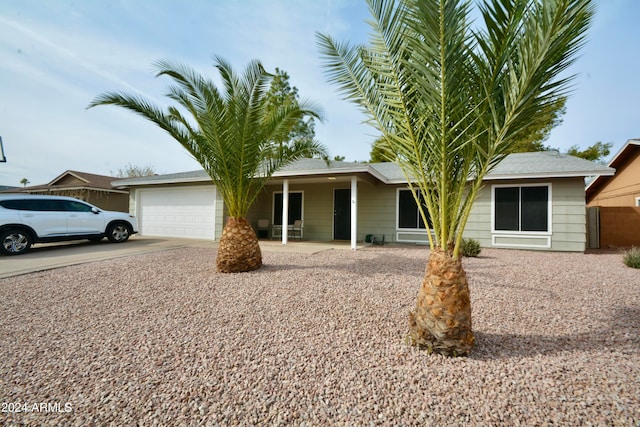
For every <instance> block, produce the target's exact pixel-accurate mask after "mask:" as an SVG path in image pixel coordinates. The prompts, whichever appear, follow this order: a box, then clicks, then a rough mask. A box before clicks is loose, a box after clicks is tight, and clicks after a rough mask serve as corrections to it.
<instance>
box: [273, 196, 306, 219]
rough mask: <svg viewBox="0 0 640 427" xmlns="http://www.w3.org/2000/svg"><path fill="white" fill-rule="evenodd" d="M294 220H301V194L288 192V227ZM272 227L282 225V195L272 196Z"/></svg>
mask: <svg viewBox="0 0 640 427" xmlns="http://www.w3.org/2000/svg"><path fill="white" fill-rule="evenodd" d="M296 219H302V192H301V191H292V192H289V211H288V221H289V225H293V223H294V221H295V220H296ZM273 225H282V193H274V194H273Z"/></svg>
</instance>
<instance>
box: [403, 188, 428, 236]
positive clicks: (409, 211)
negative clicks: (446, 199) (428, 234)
mask: <svg viewBox="0 0 640 427" xmlns="http://www.w3.org/2000/svg"><path fill="white" fill-rule="evenodd" d="M418 198H419V199H420V203H421V204H422V207H423V210H424V213H425V214H426V215H427V222H428V224H429V228H432V224H431V218H429V212H427V206H426V205H425V203H424V198H423V197H422V194H421V193H420V191H419V190H418ZM398 228H399V229H407V230H426V228H427V227H426V226H425V223H424V221H423V220H422V216H421V215H420V210H419V209H418V204H417V203H416V199H415V198H414V197H413V194H411V190H408V189H401V190H398Z"/></svg>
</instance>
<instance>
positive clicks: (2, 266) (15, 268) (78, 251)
mask: <svg viewBox="0 0 640 427" xmlns="http://www.w3.org/2000/svg"><path fill="white" fill-rule="evenodd" d="M183 247H201V248H217V247H218V242H214V241H209V240H198V239H180V238H167V237H143V236H133V237H132V238H131V239H129V241H127V242H125V243H118V244H115V243H110V242H109V241H108V240H107V239H103V240H101V241H99V242H90V241H88V240H80V241H75V242H62V243H48V244H36V245H34V246H33V247H32V248H31V250H29V252H27V253H26V254H24V255H17V256H0V279H3V278H6V277H12V276H19V275H21V274H27V273H34V272H37V271H43V270H49V269H52V268H59V267H65V266H68V265H76V264H84V263H87V262H93V261H101V260H106V259H115V258H121V257H126V256H131V255H139V254H146V253H151V252H157V251H165V250H168V249H177V248H183ZM260 247H261V249H262V251H263V252H293V253H308V254H311V253H318V252H322V251H325V250H330V249H338V250H349V249H350V246H349V244H348V243H344V242H306V241H302V242H291V241H290V242H289V243H288V244H287V245H286V246H283V245H282V243H281V242H279V241H273V240H271V241H269V240H267V241H260Z"/></svg>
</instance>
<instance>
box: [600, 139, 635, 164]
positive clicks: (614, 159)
mask: <svg viewBox="0 0 640 427" xmlns="http://www.w3.org/2000/svg"><path fill="white" fill-rule="evenodd" d="M630 145H638V146H640V139H628V140H627V142H625V143H624V145H623V146H622V148H620V150H618V152H617V153H616V154H615V156H613V157H612V158H611V160H610V161H609V163H607V166H609V167H612V166H611V165H612V164H613V163H614V162H615V161H616V160H618V157H620V156H621V155H622V153H623V152H624V151H625V150H626V149H627V147H628V146H630Z"/></svg>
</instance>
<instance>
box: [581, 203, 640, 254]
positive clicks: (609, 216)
mask: <svg viewBox="0 0 640 427" xmlns="http://www.w3.org/2000/svg"><path fill="white" fill-rule="evenodd" d="M587 218H588V224H587V229H588V247H589V248H592V249H595V248H602V249H608V248H629V247H631V246H640V207H639V208H636V207H632V206H628V207H627V206H624V207H623V206H620V207H613V206H599V207H592V208H588V211H587Z"/></svg>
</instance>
